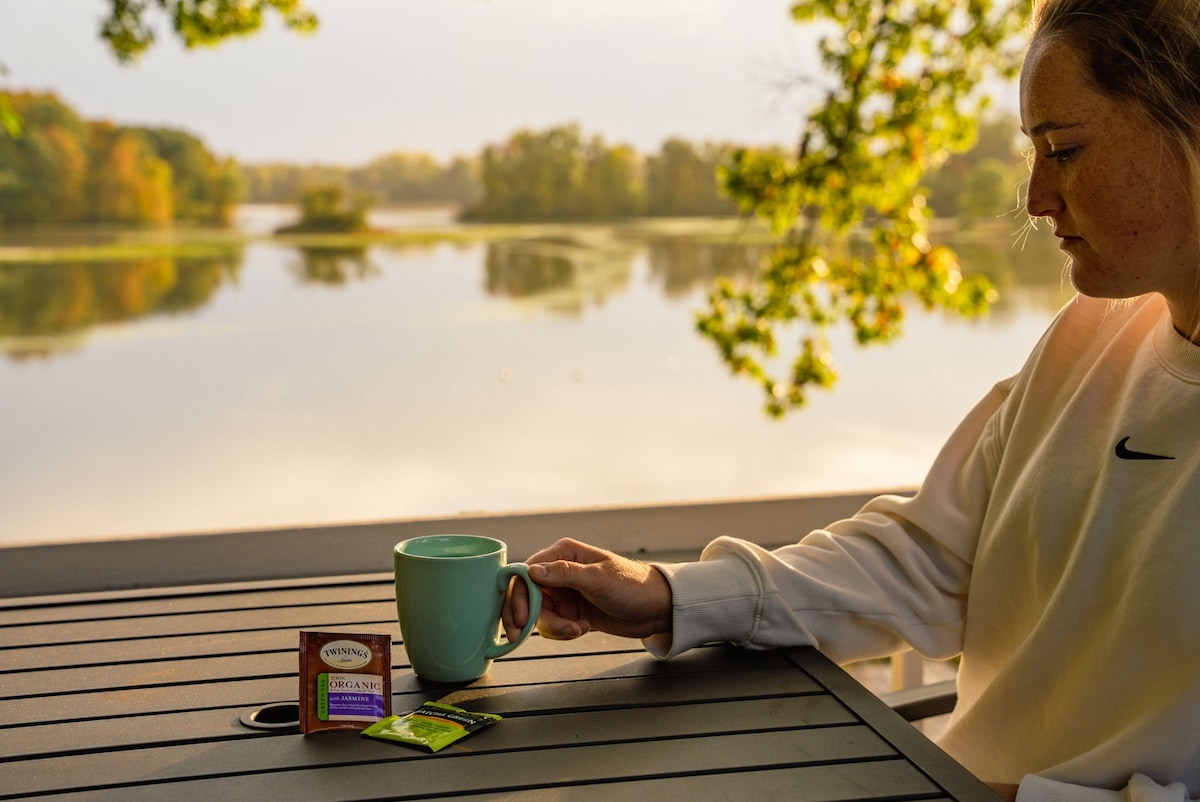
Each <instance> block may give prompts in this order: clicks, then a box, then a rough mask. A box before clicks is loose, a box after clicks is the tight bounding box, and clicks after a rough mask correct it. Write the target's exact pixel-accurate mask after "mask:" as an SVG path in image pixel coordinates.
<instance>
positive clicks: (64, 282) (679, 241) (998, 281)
mask: <svg viewBox="0 0 1200 802" xmlns="http://www.w3.org/2000/svg"><path fill="white" fill-rule="evenodd" d="M563 231H564V233H563V234H561V235H558V236H539V237H522V238H513V239H497V240H492V241H489V242H487V243H486V245H485V253H484V258H483V266H482V267H483V269H482V274H483V275H482V282H483V289H484V291H485V292H486V294H487V295H488V296H491V297H495V298H502V299H508V300H510V301H512V302H513V303H515V304H519V305H520V306H521V307H522V308H524V309H527V310H540V311H542V312H545V313H550V314H556V315H567V316H569V317H572V316H579V315H581V314H582V313H583V312H584V311H585V310H586V309H588V308H589V307H599V306H603V305H604V304H605V303H606V302H607V301H609V300H610V299H611V298H613V297H614V296H617V295H620V294H622V293H625V292H628V290H629V284H630V280H631V276H632V274H633V269H634V268H633V264H634V260H635V258H637V257H638V256H639V255H644V257H645V259H646V262H647V264H648V270H649V275H650V277H651V279H652V281H653V283H654V284H655V285H656V286H657V287H658V288H659V290H660V292H661V293H662V294H663V296H664V297H665V298H667V299H678V298H683V297H686V296H689V295H693V294H695V293H697V292H701V293H703V292H704V291H705V290H706V289H707V287H709V286H710V285H711V283H712V281H713V280H714V279H716V278H717V277H719V276H727V277H749V276H752V275H753V274H754V273H755V272H756V271H757V270H758V266H759V265H760V264H761V262H762V260H763V259H764V257H766V256H767V255H768V254H769V252H770V246H769V245H767V244H763V243H762V242H759V241H754V240H749V241H743V240H742V237H741V236H740V235H738V234H731V235H727V236H686V235H665V234H653V233H645V232H643V233H641V234H640V235H636V236H631V235H630V234H629V233H628V232H624V234H623V235H617V234H615V233H614V232H613V231H611V230H606V229H582V228H580V229H571V228H564V229H563ZM942 239H943V240H944V241H947V242H948V243H949V244H951V245H952V246H953V247H954V248H955V249H956V250H957V251H958V253H959V256H960V258H961V260H962V263H963V264H964V265H965V266H966V268H967V269H968V270H971V271H973V272H981V273H983V274H984V275H986V276H988V277H989V278H990V279H991V280H992V282H993V283H994V284H995V285H996V286H997V288H998V289H999V290H1000V301H999V303H998V304H996V306H995V307H994V308H993V310H992V314H993V315H994V316H996V317H998V318H1000V319H1003V318H1004V317H1005V316H1007V315H1009V314H1012V313H1013V311H1014V310H1015V309H1017V308H1027V307H1029V306H1030V305H1033V306H1035V307H1037V308H1039V309H1041V310H1042V311H1050V312H1053V311H1054V310H1056V309H1057V308H1058V307H1059V306H1061V304H1062V303H1063V301H1064V300H1065V299H1066V298H1067V297H1069V295H1070V289H1069V286H1068V285H1067V283H1066V280H1065V278H1064V275H1065V274H1064V270H1063V264H1064V257H1063V255H1062V253H1061V252H1060V251H1058V249H1057V248H1056V246H1055V241H1054V238H1053V237H1052V236H1050V235H1049V234H1048V232H1044V231H1034V232H1031V233H1030V235H1029V236H1027V237H1020V238H1018V237H1017V236H1015V234H1009V233H1008V232H1007V231H1005V230H1004V229H1003V228H1002V227H993V228H991V229H988V230H986V231H984V232H982V233H981V232H979V231H977V230H973V231H968V232H954V231H952V232H948V233H946V234H945V235H944V236H943V237H942ZM46 244H49V243H48V242H47V243H46ZM275 247H280V248H284V247H286V248H287V250H288V252H289V253H291V254H292V257H291V258H290V259H289V271H290V272H291V274H292V275H293V276H294V277H295V278H296V279H298V280H299V281H300V282H301V283H302V284H311V285H317V286H324V287H344V286H346V285H349V284H352V283H356V282H362V281H366V280H370V279H377V278H379V277H380V276H381V275H382V272H383V271H382V268H381V267H380V265H379V264H378V263H377V261H376V260H375V259H374V258H373V256H372V253H373V248H370V247H368V246H366V245H357V246H347V247H331V246H322V247H313V246H306V247H290V246H282V245H281V246H275ZM431 247H432V246H431V245H430V244H429V243H419V244H413V245H407V246H406V245H404V244H397V243H389V244H388V245H387V246H386V249H385V251H384V252H387V253H392V252H395V253H397V254H399V255H401V256H402V257H405V258H421V257H422V255H423V254H428V253H429V249H430V248H431ZM243 256H244V255H243V249H242V248H235V249H231V250H229V251H228V252H226V253H223V254H222V255H219V256H192V257H184V256H176V257H170V256H164V257H158V258H137V259H125V260H109V261H75V262H70V261H62V262H30V263H22V262H9V263H0V350H3V352H4V353H5V354H6V355H7V356H8V357H9V358H10V359H14V360H24V359H28V358H30V357H47V356H51V355H53V354H55V353H61V352H64V351H70V350H74V349H77V348H79V347H80V346H81V345H82V343H83V342H84V339H85V338H84V335H85V334H86V332H87V331H88V330H89V329H91V328H92V327H94V326H97V325H102V324H108V323H127V322H132V321H136V320H140V319H143V318H148V317H151V316H154V315H162V314H179V313H183V312H191V311H195V310H198V309H201V308H203V307H204V306H206V305H208V304H209V303H211V302H212V301H213V299H214V298H215V296H216V295H217V293H218V291H219V290H220V289H221V287H222V286H223V285H225V284H232V283H236V282H237V280H238V277H239V274H240V271H241V264H242V260H243Z"/></svg>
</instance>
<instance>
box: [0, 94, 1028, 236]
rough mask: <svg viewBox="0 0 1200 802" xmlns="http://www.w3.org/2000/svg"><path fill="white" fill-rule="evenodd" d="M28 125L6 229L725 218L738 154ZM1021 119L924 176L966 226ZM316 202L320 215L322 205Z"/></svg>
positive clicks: (26, 109)
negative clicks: (281, 138) (345, 219)
mask: <svg viewBox="0 0 1200 802" xmlns="http://www.w3.org/2000/svg"><path fill="white" fill-rule="evenodd" d="M0 99H6V100H7V102H8V103H9V105H10V106H11V107H12V109H13V110H14V111H15V112H16V113H17V114H18V115H20V118H21V131H20V132H19V135H18V136H16V137H14V136H12V135H11V134H10V133H6V132H4V131H0V224H3V223H6V222H12V223H44V222H45V223H68V222H112V223H128V224H142V225H164V224H168V223H170V222H172V221H189V222H196V223H211V224H218V225H221V224H225V223H227V222H228V220H229V218H230V216H231V212H232V209H233V207H234V205H235V204H237V203H287V204H299V205H301V206H302V207H303V208H306V209H307V208H309V207H315V208H323V205H324V206H329V205H330V204H331V203H334V202H336V203H341V200H340V199H353V204H354V209H355V213H356V214H358V215H360V216H361V215H362V214H363V213H364V212H363V210H364V209H366V208H369V207H370V206H379V205H385V206H386V205H401V204H412V203H444V204H453V205H455V206H458V207H459V208H460V210H461V213H460V214H461V217H462V219H464V220H470V221H506V222H525V221H560V220H561V221H566V220H602V219H613V218H621V217H633V216H698V215H711V216H717V215H728V214H735V213H736V212H737V209H736V207H735V206H734V204H733V203H732V202H731V201H730V200H728V199H727V198H725V197H723V196H722V194H721V192H720V189H719V185H718V180H717V172H718V169H719V167H720V166H721V165H722V164H723V163H724V162H725V161H726V160H727V159H728V157H729V155H730V154H731V153H732V152H733V151H734V150H735V149H736V148H737V147H738V146H737V145H735V144H733V143H713V142H706V143H703V144H699V145H697V144H694V143H692V142H688V141H686V140H683V139H670V140H667V141H666V142H664V143H663V145H662V146H661V147H660V149H659V150H658V152H657V153H654V154H650V155H642V154H640V153H638V152H637V151H636V150H634V149H633V148H632V147H631V146H629V145H623V144H616V145H612V144H609V143H607V142H605V141H604V139H603V138H602V137H600V136H598V135H595V136H585V135H584V133H583V132H582V131H581V129H580V127H579V126H578V125H574V124H570V125H561V126H555V127H552V128H549V129H547V130H544V131H531V130H521V131H518V132H517V133H515V134H513V135H512V136H510V137H509V138H508V140H507V141H505V142H503V143H502V144H497V145H489V146H487V147H485V148H484V149H483V151H482V152H481V153H480V154H479V155H478V156H475V157H470V158H468V157H457V158H454V159H452V160H450V161H449V162H448V163H439V162H438V161H437V160H435V159H434V158H433V157H432V156H431V155H429V154H426V153H406V152H396V153H391V154H388V155H385V156H382V157H380V158H377V159H375V160H373V161H371V162H370V163H368V164H367V165H365V166H361V167H341V166H331V165H296V164H285V163H275V164H246V165H243V164H238V163H237V162H236V161H234V160H232V159H221V158H218V157H217V156H215V155H214V154H213V153H212V152H211V151H209V150H208V148H207V147H206V146H205V145H204V143H203V142H201V141H200V140H199V139H197V138H196V137H195V136H192V135H191V134H188V133H186V132H183V131H178V130H172V129H163V128H140V127H132V126H118V125H115V124H113V123H111V122H107V121H85V120H83V119H81V118H80V117H79V115H78V114H76V113H75V111H74V110H72V109H71V108H70V107H68V106H67V105H66V104H64V103H62V102H61V101H60V100H59V99H58V98H57V97H56V96H55V95H53V94H48V93H30V92H21V93H3V92H0ZM1015 131H1016V123H1015V121H1014V120H1013V119H1012V118H1011V117H1002V118H997V119H995V120H991V121H988V122H985V123H984V124H982V125H981V128H980V137H979V144H978V145H977V146H976V148H975V149H973V150H972V151H971V152H970V153H968V154H964V155H959V156H954V157H951V158H950V159H949V160H947V161H946V163H945V164H944V165H943V166H942V167H940V168H939V169H938V170H937V171H935V172H934V173H931V174H929V175H927V176H926V182H925V183H926V184H927V186H928V187H929V190H930V192H929V201H930V205H931V206H932V208H933V209H934V211H935V212H936V213H937V214H938V215H939V216H943V217H959V218H960V219H964V220H974V219H980V218H984V217H988V216H995V215H999V214H1003V213H1004V212H1006V211H1009V210H1011V209H1014V208H1016V206H1017V194H1018V186H1019V185H1020V182H1021V180H1022V177H1023V176H1024V175H1026V174H1027V173H1025V171H1024V168H1023V166H1022V165H1021V158H1020V155H1019V154H1018V153H1017V152H1016V151H1015V149H1014V147H1015V146H1014V138H1013V137H1014V132H1015ZM318 202H319V203H318Z"/></svg>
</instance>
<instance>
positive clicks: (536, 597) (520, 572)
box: [485, 563, 542, 660]
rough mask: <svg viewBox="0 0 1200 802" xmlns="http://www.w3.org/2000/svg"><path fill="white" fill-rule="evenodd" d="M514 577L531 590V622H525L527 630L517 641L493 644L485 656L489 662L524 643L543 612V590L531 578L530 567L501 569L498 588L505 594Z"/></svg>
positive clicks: (497, 577)
mask: <svg viewBox="0 0 1200 802" xmlns="http://www.w3.org/2000/svg"><path fill="white" fill-rule="evenodd" d="M514 576H515V577H519V578H520V579H521V581H522V582H524V583H525V587H526V588H528V589H529V620H528V621H526V622H525V628H524V629H522V630H521V635H520V637H518V638H517V639H516V640H515V641H509V642H508V643H494V644H492V646H491V648H489V649H488V650H487V654H486V655H485V656H486V657H487V659H488V660H491V659H493V658H495V657H502V656H503V655H506V654H508V653H509V652H511V651H512V650H513V649H515V648H517V647H518V646H520V645H521V644H522V643H524V642H525V639H526V638H528V637H529V633H530V632H533V628H534V626H536V625H537V619H538V615H539V614H540V613H541V612H542V589H541V588H540V587H538V584H537V583H536V582H534V581H533V580H532V579H530V578H529V566H527V565H525V563H509V564H508V565H505V566H502V567H501V568H500V573H498V574H496V586H497V587H498V588H499V590H500V592H501V593H504V592H505V591H507V590H508V583H509V580H510V579H512V578H513V577H514Z"/></svg>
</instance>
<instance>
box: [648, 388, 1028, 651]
mask: <svg viewBox="0 0 1200 802" xmlns="http://www.w3.org/2000/svg"><path fill="white" fill-rule="evenodd" d="M1010 386H1011V383H1010V382H1002V383H1001V384H999V385H997V386H996V387H995V388H993V389H992V391H991V392H990V393H988V395H987V396H985V397H984V399H983V400H982V401H980V403H979V404H977V405H976V407H975V408H974V409H973V410H972V411H971V412H970V413H969V414H968V415H967V417H966V418H965V419H964V420H963V422H962V423H961V424H959V426H958V428H957V429H956V430H955V432H954V434H953V435H952V436H951V437H950V439H949V440H948V441H947V443H946V445H945V446H944V447H943V448H942V451H941V453H940V454H939V455H938V458H937V459H936V460H935V461H934V464H933V466H932V468H931V469H930V472H929V475H928V476H927V477H926V480H925V482H924V483H923V485H922V487H921V489H920V491H918V493H917V494H916V495H915V496H914V497H912V498H904V497H899V496H880V497H878V498H876V499H873V500H872V501H871V502H869V503H868V504H867V505H866V506H865V507H863V509H862V510H860V511H859V512H858V513H857V514H856V515H854V516H853V517H852V518H849V519H846V520H843V521H838V522H836V523H833V524H831V525H830V526H828V527H827V528H825V529H818V530H815V531H813V532H810V533H809V534H808V535H806V536H805V537H804V538H803V539H802V540H801V541H800V542H799V543H796V544H793V545H790V546H785V547H783V548H780V549H776V550H774V551H768V550H766V549H763V548H761V547H759V546H757V545H755V544H753V543H750V542H747V541H745V540H741V539H737V538H732V537H722V538H718V539H717V540H714V541H713V542H712V543H710V544H709V545H708V546H707V547H706V548H705V549H704V552H703V553H702V554H701V557H700V560H699V562H692V563H663V564H656V567H657V568H659V570H661V571H662V572H663V574H665V575H666V577H667V580H668V581H669V582H670V584H671V590H672V594H673V604H674V612H673V633H672V635H671V636H657V637H655V638H652V639H648V640H647V641H646V642H645V645H646V647H647V649H649V650H650V651H651V652H652V653H653V654H655V655H656V656H659V657H664V658H665V657H671V656H674V655H676V654H680V653H682V652H684V651H686V650H687V649H690V648H692V647H694V646H698V645H700V644H702V643H708V642H712V641H726V642H732V643H736V644H739V645H742V646H747V647H750V648H761V649H770V648H779V647H784V646H799V645H810V646H816V647H817V648H819V649H820V650H821V651H822V652H824V653H825V654H826V655H827V656H829V657H830V659H832V660H835V661H837V662H848V661H850V660H856V659H864V658H869V657H878V656H882V655H886V654H892V653H894V652H896V651H899V650H901V649H903V648H904V647H905V644H906V643H907V644H909V645H911V646H912V647H913V648H915V649H917V651H919V652H921V653H923V654H925V655H926V656H928V657H933V658H948V657H952V656H954V655H956V654H958V653H959V651H961V645H962V644H961V641H962V621H963V616H964V614H965V611H966V592H967V586H968V584H969V582H970V575H971V566H972V561H973V560H974V554H975V545H976V543H977V541H978V536H979V530H980V528H981V525H982V518H983V514H984V511H985V510H986V507H987V499H988V496H989V493H990V489H991V485H992V481H993V479H994V467H995V464H996V460H995V458H994V454H993V453H992V452H993V444H992V442H991V440H992V438H993V436H994V434H993V429H994V425H993V418H994V416H995V413H996V410H997V409H999V407H1000V405H1001V404H1002V402H1003V400H1004V398H1005V396H1006V395H1007V392H1008V388H1009V387H1010Z"/></svg>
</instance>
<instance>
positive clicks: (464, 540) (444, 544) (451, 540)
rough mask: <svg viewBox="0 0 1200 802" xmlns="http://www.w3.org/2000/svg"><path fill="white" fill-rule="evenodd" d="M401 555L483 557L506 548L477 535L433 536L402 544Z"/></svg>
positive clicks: (497, 542)
mask: <svg viewBox="0 0 1200 802" xmlns="http://www.w3.org/2000/svg"><path fill="white" fill-rule="evenodd" d="M401 546H402V548H401V549H400V553H401V554H404V555H406V556H408V557H437V558H447V557H482V556H483V555H485V554H495V553H496V552H498V551H500V550H501V549H502V548H504V544H503V543H501V542H500V541H499V540H493V539H492V538H490V537H480V536H477V535H431V536H429V537H418V538H414V539H412V540H409V541H407V542H405V543H403V544H401Z"/></svg>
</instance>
